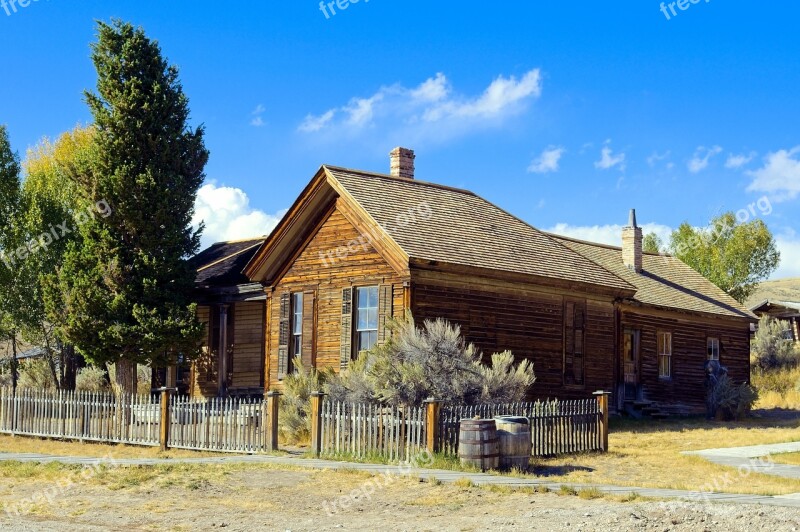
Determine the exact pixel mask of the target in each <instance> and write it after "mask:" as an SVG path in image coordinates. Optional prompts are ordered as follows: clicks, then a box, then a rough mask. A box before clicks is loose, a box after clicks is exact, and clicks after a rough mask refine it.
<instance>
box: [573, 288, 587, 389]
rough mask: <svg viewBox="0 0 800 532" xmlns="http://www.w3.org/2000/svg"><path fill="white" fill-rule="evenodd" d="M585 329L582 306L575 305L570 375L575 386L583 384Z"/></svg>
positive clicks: (584, 313)
mask: <svg viewBox="0 0 800 532" xmlns="http://www.w3.org/2000/svg"><path fill="white" fill-rule="evenodd" d="M585 328H586V309H585V308H584V306H583V304H582V303H581V304H577V305H575V328H574V336H575V340H574V346H573V355H574V359H573V363H572V364H573V366H572V373H573V376H574V379H575V384H583V379H584V367H585V365H584V344H585V340H586V339H585Z"/></svg>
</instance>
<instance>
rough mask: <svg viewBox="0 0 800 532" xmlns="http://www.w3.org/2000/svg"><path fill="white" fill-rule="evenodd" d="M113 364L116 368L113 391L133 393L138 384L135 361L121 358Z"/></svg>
mask: <svg viewBox="0 0 800 532" xmlns="http://www.w3.org/2000/svg"><path fill="white" fill-rule="evenodd" d="M114 366H115V370H116V371H115V373H116V375H115V379H114V380H115V381H116V383H115V384H116V386H114V391H116V392H117V393H118V394H121V393H129V394H135V393H136V387H137V384H138V377H137V374H136V370H137V364H136V362H132V361H130V360H127V359H124V358H121V359H119V360H118V361H117V363H116V364H115V365H114Z"/></svg>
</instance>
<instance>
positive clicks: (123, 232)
mask: <svg viewBox="0 0 800 532" xmlns="http://www.w3.org/2000/svg"><path fill="white" fill-rule="evenodd" d="M92 60H93V62H94V65H95V68H96V70H97V74H98V82H97V93H90V92H87V93H86V100H87V103H88V105H89V108H90V110H91V112H92V115H93V117H94V127H95V130H96V131H95V133H96V136H95V146H94V153H93V155H92V160H91V170H90V171H87V172H82V173H79V174H78V175H77V176H76V178H75V181H76V182H77V184H78V186H79V187H80V188H81V189H82V191H83V194H84V195H85V196H86V197H87V198H89V199H90V200H91V201H92V202H94V203H97V204H98V205H104V206H105V205H107V206H108V207H109V210H110V211H111V212H110V214H109V215H108V216H94V217H92V218H91V219H90V220H89V221H87V222H86V223H84V224H82V225H81V226H80V231H81V234H82V241H81V243H80V244H79V245H78V244H74V245H72V246H71V247H70V249H68V251H67V253H66V257H65V262H64V265H63V268H62V269H61V270H60V272H59V276H58V280H57V283H56V284H55V288H56V290H57V292H58V294H59V295H60V301H59V302H58V304H57V305H55V306H54V308H55V309H59V308H62V309H66V310H65V311H66V314H67V316H66V320H65V321H66V323H65V324H64V325H63V326H62V327H61V333H62V337H63V338H64V339H65V340H66V341H69V342H71V343H73V344H75V346H76V347H77V348H78V350H79V351H80V352H81V353H82V354H83V355H84V356H85V357H86V358H88V359H89V360H90V361H92V362H94V363H95V364H98V365H100V364H108V363H114V364H116V384H117V385H118V386H117V387H118V389H119V390H121V391H124V392H134V391H135V390H136V383H137V378H136V364H157V365H162V364H169V363H170V362H171V361H172V360H173V357H175V356H176V354H178V353H180V354H183V355H184V356H186V357H188V358H191V357H193V356H196V355H197V353H198V345H199V341H200V337H201V335H202V331H203V328H202V325H201V324H200V323H199V322H198V321H197V318H196V315H195V307H194V305H192V304H190V301H189V294H190V292H191V289H192V287H193V283H194V272H193V270H192V268H191V267H190V266H189V264H188V263H187V260H186V259H187V258H188V257H190V256H191V255H193V254H194V253H196V252H197V250H198V248H199V243H200V231H195V230H193V229H192V226H191V220H192V215H193V211H194V202H195V198H196V195H197V190H198V188H199V187H200V185H201V184H202V182H203V179H204V174H203V169H204V167H205V165H206V162H207V161H208V152H207V150H206V148H205V145H204V142H203V136H204V129H203V128H202V127H199V128H197V129H194V130H192V129H191V128H190V127H189V125H188V119H189V107H188V99H187V97H186V95H185V94H184V93H183V89H182V86H181V84H180V82H179V79H178V70H177V68H176V67H174V66H169V65H168V64H167V62H166V60H165V59H164V58H163V56H162V53H161V49H160V47H159V45H158V43H157V42H155V41H152V40H150V39H149V38H148V37H147V36H146V35H145V33H144V31H143V30H142V29H137V28H134V27H133V26H132V25H130V24H128V23H124V22H121V21H113V22H112V23H111V24H106V23H103V22H99V23H98V40H97V42H96V43H95V44H94V45H93V46H92Z"/></svg>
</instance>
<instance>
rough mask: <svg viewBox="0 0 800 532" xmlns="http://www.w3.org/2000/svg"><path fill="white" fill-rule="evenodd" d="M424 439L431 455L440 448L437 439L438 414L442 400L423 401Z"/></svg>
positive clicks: (438, 438) (438, 435) (438, 437)
mask: <svg viewBox="0 0 800 532" xmlns="http://www.w3.org/2000/svg"><path fill="white" fill-rule="evenodd" d="M425 409H426V412H425V439H426V445H425V446H426V447H427V449H428V452H429V453H431V455H433V454H434V453H436V452H438V451H439V449H441V442H440V441H439V440H440V439H441V438H440V434H439V414H440V413H441V411H442V402H441V401H439V400H437V399H432V398H431V399H428V400H427V401H425Z"/></svg>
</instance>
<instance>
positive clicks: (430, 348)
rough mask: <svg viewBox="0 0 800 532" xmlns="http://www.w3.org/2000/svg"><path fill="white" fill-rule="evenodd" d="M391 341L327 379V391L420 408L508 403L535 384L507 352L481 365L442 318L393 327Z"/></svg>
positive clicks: (342, 397)
mask: <svg viewBox="0 0 800 532" xmlns="http://www.w3.org/2000/svg"><path fill="white" fill-rule="evenodd" d="M390 328H391V330H392V335H391V338H390V339H389V340H388V341H387V342H386V343H385V344H384V345H379V346H375V347H374V348H373V349H372V350H370V351H369V352H366V353H362V354H361V356H360V357H359V358H358V359H357V360H355V361H353V362H352V363H351V364H350V366H349V367H348V369H346V370H344V371H342V372H341V373H339V374H338V375H334V376H332V377H331V379H330V380H329V382H328V383H327V385H326V392H327V393H328V395H329V396H330V398H331V399H332V400H334V401H344V402H351V403H362V402H380V403H385V404H390V405H397V406H403V405H406V406H419V405H421V404H422V403H423V402H424V401H425V400H427V399H430V398H435V399H437V400H440V401H444V402H447V403H454V404H468V405H469V404H477V403H508V402H515V401H520V400H522V399H523V398H524V397H525V395H526V394H527V392H528V390H529V388H530V386H531V385H532V384H533V383H534V381H535V379H536V378H535V376H534V372H533V365H532V364H531V363H530V362H529V361H527V360H523V361H521V362H520V363H518V364H516V365H515V360H514V356H513V354H512V353H510V352H505V353H499V354H495V355H493V356H492V357H491V363H492V365H491V366H485V365H484V364H483V356H482V354H481V353H480V351H478V349H477V348H476V347H475V346H474V345H473V344H470V343H467V342H466V341H465V340H464V338H463V337H462V335H461V328H460V327H459V326H458V325H455V324H451V323H449V322H447V321H446V320H443V319H438V320H428V321H425V323H424V324H423V326H422V327H417V326H416V324H415V322H414V319H413V318H412V317H410V316H409V317H408V318H407V319H405V320H395V321H393V322H392V323H391V325H390Z"/></svg>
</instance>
